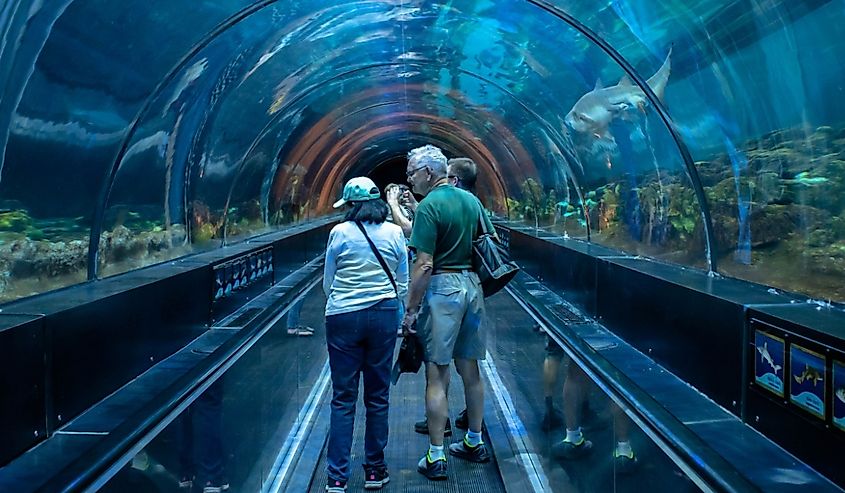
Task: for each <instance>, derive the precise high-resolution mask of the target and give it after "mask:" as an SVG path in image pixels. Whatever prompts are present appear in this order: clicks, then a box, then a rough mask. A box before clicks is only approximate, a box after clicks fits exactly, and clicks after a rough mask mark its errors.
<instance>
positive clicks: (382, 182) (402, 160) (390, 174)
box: [367, 155, 408, 193]
mask: <svg viewBox="0 0 845 493" xmlns="http://www.w3.org/2000/svg"><path fill="white" fill-rule="evenodd" d="M407 165H408V159H407V158H406V157H405V156H404V155H399V156H393V157H391V158H388V159H386V160H384V161H382V162H381V163H379V164H377V165H376V166H375V168H373V170H372V171H370V172H369V173H367V176H368V177H370V179H372V180H373V181H374V182H375V183H376V185H377V186H378V188H379V190H381V191H382V193H384V189H385V187H387V185H388V184H390V183H395V184H397V185H407V184H408V178H407V177H406V176H405V171H406V170H407Z"/></svg>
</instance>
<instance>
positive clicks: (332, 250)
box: [323, 229, 339, 297]
mask: <svg viewBox="0 0 845 493" xmlns="http://www.w3.org/2000/svg"><path fill="white" fill-rule="evenodd" d="M338 236H339V235H338V234H337V232H336V231H335V230H334V229H332V231H331V233H329V242H328V245H326V260H325V262H324V263H323V293H325V294H326V297H328V296H329V294H330V292H331V289H332V283H333V282H334V274H335V272H336V271H337V253H338V245H337V238H338Z"/></svg>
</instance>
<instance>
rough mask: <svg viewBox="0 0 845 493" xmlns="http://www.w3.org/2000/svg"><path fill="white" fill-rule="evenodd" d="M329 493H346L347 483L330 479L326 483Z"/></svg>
mask: <svg viewBox="0 0 845 493" xmlns="http://www.w3.org/2000/svg"><path fill="white" fill-rule="evenodd" d="M326 492H327V493H346V481H340V480H338V479H332V478H329V479H328V480H327V481H326Z"/></svg>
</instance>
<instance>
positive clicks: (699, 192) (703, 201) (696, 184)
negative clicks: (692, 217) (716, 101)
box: [525, 0, 716, 273]
mask: <svg viewBox="0 0 845 493" xmlns="http://www.w3.org/2000/svg"><path fill="white" fill-rule="evenodd" d="M525 1H526V2H528V3H531V4H533V5H535V6H537V7H538V8H540V9H542V10H545V11H546V12H548V13H550V14H552V15H554V16H555V17H557V18H559V19H560V20H562V21H564V22H566V23H567V24H569V25H570V26H571V27H572V28H574V29H575V30H577V31H578V32H580V33H581V34H583V35H584V36H585V37H586V38H587V39H589V40H590V41H592V42H593V43H594V44H596V45H597V46H598V47H599V48H601V49H602V50H603V51H604V52H605V53H607V54H608V55H609V56H610V57H611V58H612V59H613V60H614V61H615V62H616V63H617V64H618V65H619V66H620V67H621V68H622V70H623V71H624V72H625V73H626V74H628V76H629V77H631V79H632V80H633V82H634V83H635V84H636V85H637V86H639V88H640V89H641V90H642V91H643V94H645V97H646V98H648V100H649V102H650V103H651V104H652V105H653V106H654V109H655V111H657V114H658V115H659V116H660V119H661V120H663V124H664V125H665V126H666V129H667V130H668V131H669V134H670V135H671V136H672V139H673V140H674V141H675V144H676V145H677V146H678V151H679V152H680V154H681V159H683V161H684V166H685V167H686V169H687V175H688V176H689V178H690V181H691V182H692V187H693V190H694V191H695V195H696V198H697V199H698V204H699V207H700V209H701V214H702V216H703V217H702V219H703V221H704V234H705V237H706V241H705V247H706V249H707V251H706V252H705V256H706V259H707V265H708V270H709V271H710V272H711V273H714V272H716V258H715V257H714V252H715V251H716V245H715V237H714V234H713V223H712V219H711V215H710V207H709V205H708V202H707V195H706V194H705V193H704V187H703V186H702V184H701V178H700V177H699V176H698V170H697V169H696V167H695V162H694V161H693V159H692V155H691V154H690V152H689V148H688V147H687V145H686V144H685V143H684V140H683V138H682V137H681V136H680V134H679V133H678V131H677V129H676V127H675V123H674V121H673V120H672V117H671V116H669V112H668V111H667V109H666V108H665V106H664V105H663V103H662V102H661V101H660V99H659V98H658V97H657V96H656V95H655V94H654V92H653V91H652V90H651V87H649V85H648V83H647V82H646V81H645V79H643V78H642V77H641V76H640V74H639V73H638V72H637V71H636V70H635V69H634V66H633V65H631V63H630V62H628V60H627V59H626V58H625V57H623V56H622V55H621V54H620V53H619V52H618V51H616V49H614V48H613V47H612V46H611V45H610V43H608V42H607V41H605V40H604V38H602V37H601V36H599V35H598V34H597V33H596V32H594V31H593V30H592V29H590V28H589V27H587V26H586V25H585V24H583V23H581V22H580V21H579V20H578V19H576V18H575V17H573V16H571V15H570V14H568V13H567V12H565V11H563V10H562V9H561V8H560V7H557V6H556V5H553V4H551V3H549V2H548V1H547V0H525Z"/></svg>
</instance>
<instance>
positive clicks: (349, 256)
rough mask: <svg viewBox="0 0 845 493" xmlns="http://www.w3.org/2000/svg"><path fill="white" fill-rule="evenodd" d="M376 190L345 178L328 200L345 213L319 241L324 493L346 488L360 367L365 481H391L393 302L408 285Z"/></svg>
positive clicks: (404, 258)
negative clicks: (328, 392) (328, 398)
mask: <svg viewBox="0 0 845 493" xmlns="http://www.w3.org/2000/svg"><path fill="white" fill-rule="evenodd" d="M380 196H381V194H380V192H379V189H378V187H376V184H375V183H373V181H372V180H370V179H369V178H366V177H357V178H352V179H351V180H349V182H347V183H346V186H344V187H343V198H342V199H340V200H339V201H337V202H336V203H335V204H334V206H335V207H336V208H337V207H341V206H346V207H347V208H348V210H347V212H346V217H345V218H344V221H343V222H341V223H340V224H338V225H337V226H335V227H334V228H333V229H332V231H331V233H329V243H328V247H327V248H326V263H325V272H324V276H323V290H324V291H325V293H326V297H327V298H328V302H327V304H326V344H327V346H328V350H329V366H330V367H331V374H332V390H333V397H332V412H331V429H330V431H329V444H328V453H327V456H328V457H327V458H328V483H327V485H326V491H328V492H329V493H340V492H344V491H346V482H347V481H348V479H349V474H350V473H349V469H350V464H349V462H350V453H351V448H352V431H353V428H354V423H355V402H356V401H357V400H358V382H359V379H360V374H361V373H363V375H364V404H365V405H366V407H367V429H366V434H365V439H364V451H365V461H364V471H365V481H366V483H365V488H367V489H379V488H381V487H382V486H384V485H385V484H386V483H387V482H388V481H389V480H390V478H389V476H388V473H387V465H386V464H385V462H384V448H385V446H386V445H387V435H388V424H387V411H388V398H389V391H390V368H391V362H392V359H393V350H394V348H395V346H396V335H397V327H398V317H399V313H398V311H399V306H400V301H401V300H404V297H405V294H406V292H407V289H408V254H407V250H406V248H405V239H404V236H403V234H402V230H401V228H399V226H397V225H395V224H392V223H389V222H385V219H386V218H387V212H388V207H387V204H386V203H385V202H384V201H383V200H381V198H380ZM371 242H372V243H371ZM376 251H377V252H378V254H376ZM379 257H381V258H379ZM382 264H383V265H382Z"/></svg>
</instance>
